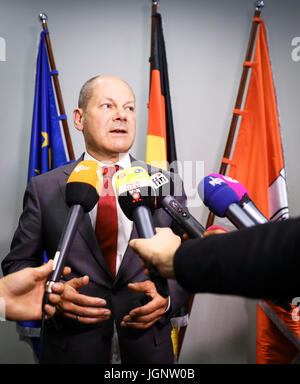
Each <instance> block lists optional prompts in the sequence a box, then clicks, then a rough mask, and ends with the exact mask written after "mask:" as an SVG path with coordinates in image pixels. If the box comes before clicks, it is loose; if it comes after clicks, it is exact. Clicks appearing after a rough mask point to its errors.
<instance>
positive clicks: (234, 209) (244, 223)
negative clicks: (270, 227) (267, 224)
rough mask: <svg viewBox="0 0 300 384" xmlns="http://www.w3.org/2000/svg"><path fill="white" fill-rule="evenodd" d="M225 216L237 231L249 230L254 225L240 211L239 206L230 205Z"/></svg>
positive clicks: (244, 213)
mask: <svg viewBox="0 0 300 384" xmlns="http://www.w3.org/2000/svg"><path fill="white" fill-rule="evenodd" d="M225 216H226V217H227V218H228V219H229V220H230V221H231V222H232V224H234V225H235V226H236V227H237V228H238V229H242V228H250V227H253V226H254V225H256V223H255V222H254V221H253V220H252V219H251V218H250V217H249V216H248V215H247V213H246V212H244V211H243V210H242V208H241V207H240V206H239V204H236V203H233V204H230V205H229V207H228V208H227V210H226V212H225Z"/></svg>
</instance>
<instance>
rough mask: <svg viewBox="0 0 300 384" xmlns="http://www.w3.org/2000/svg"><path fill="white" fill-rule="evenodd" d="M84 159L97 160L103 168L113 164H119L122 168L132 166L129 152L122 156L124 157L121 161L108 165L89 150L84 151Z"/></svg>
mask: <svg viewBox="0 0 300 384" xmlns="http://www.w3.org/2000/svg"><path fill="white" fill-rule="evenodd" d="M84 160H94V161H97V163H98V164H99V165H100V166H101V167H102V168H103V167H111V166H113V165H118V166H119V167H120V169H127V168H130V167H131V161H130V156H129V153H126V155H125V156H124V157H122V159H120V160H119V161H117V162H116V163H114V164H110V165H107V164H103V163H101V161H99V160H97V159H95V158H94V157H93V156H91V155H90V154H89V153H88V152H85V153H84Z"/></svg>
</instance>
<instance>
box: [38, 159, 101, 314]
mask: <svg viewBox="0 0 300 384" xmlns="http://www.w3.org/2000/svg"><path fill="white" fill-rule="evenodd" d="M102 184H103V180H102V169H101V167H100V166H99V165H98V163H97V162H96V161H93V160H84V161H81V162H80V163H79V164H78V165H77V166H76V167H75V168H74V170H73V172H72V173H71V175H70V177H69V179H68V182H67V186H66V202H67V205H68V206H69V207H70V211H69V214H68V217H67V221H66V223H65V226H64V229H63V232H62V235H61V237H60V241H59V244H58V247H57V251H56V253H55V256H54V262H53V269H52V272H51V273H50V275H49V277H48V280H47V283H46V290H45V294H44V299H43V308H44V305H45V304H46V303H47V302H48V297H49V295H50V293H52V285H53V284H54V283H55V282H57V281H59V280H60V278H61V274H62V271H63V268H64V266H65V264H66V260H67V257H68V254H69V251H70V248H71V245H72V243H73V239H74V236H75V234H76V231H77V227H78V224H79V222H80V220H81V219H82V216H83V214H84V213H85V212H89V211H91V210H92V209H93V207H94V206H95V204H96V203H97V201H98V200H99V196H100V195H101V190H102Z"/></svg>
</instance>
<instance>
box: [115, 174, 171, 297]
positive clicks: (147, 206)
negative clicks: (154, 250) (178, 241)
mask: <svg viewBox="0 0 300 384" xmlns="http://www.w3.org/2000/svg"><path fill="white" fill-rule="evenodd" d="M116 195H117V196H118V201H119V204H120V207H121V208H122V211H123V212H124V214H125V215H126V216H127V218H128V219H129V220H131V221H133V222H134V223H135V225H136V228H137V232H138V235H139V237H141V238H146V239H147V238H148V239H149V238H151V237H153V236H154V235H155V230H154V224H153V219H152V215H153V213H154V210H155V205H156V196H155V191H154V189H153V187H152V183H151V179H150V176H149V175H148V173H147V172H146V170H145V169H144V168H142V167H132V168H128V169H125V170H120V171H118V172H117V173H116ZM147 268H148V270H149V275H150V278H151V280H152V281H153V282H154V284H155V286H156V289H157V292H158V293H159V294H160V295H161V296H163V297H168V296H169V287H168V282H167V280H166V279H165V278H163V277H162V276H161V275H160V274H159V272H158V270H157V269H156V267H154V265H152V264H150V263H148V264H147Z"/></svg>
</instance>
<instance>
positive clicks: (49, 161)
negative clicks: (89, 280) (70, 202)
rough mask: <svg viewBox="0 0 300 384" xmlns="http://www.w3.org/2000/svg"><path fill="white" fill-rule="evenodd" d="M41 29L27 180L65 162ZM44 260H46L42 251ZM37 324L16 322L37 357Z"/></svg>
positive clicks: (43, 33) (38, 325) (35, 322)
mask: <svg viewBox="0 0 300 384" xmlns="http://www.w3.org/2000/svg"><path fill="white" fill-rule="evenodd" d="M45 33H48V31H47V30H43V31H42V32H41V40H40V45H39V52H38V57H37V65H36V81H35V97H34V108H33V118H32V130H31V141H30V155H29V167H28V180H27V181H28V182H29V180H30V179H31V178H32V177H35V176H37V175H39V174H41V173H44V172H48V171H50V170H51V169H54V168H56V167H59V166H61V165H64V164H66V163H67V158H66V153H65V149H64V142H63V139H62V135H61V130H60V122H59V121H60V120H61V119H62V118H66V116H64V115H62V116H59V115H58V113H57V108H56V101H55V96H54V91H53V85H52V78H51V76H52V75H53V74H54V73H53V72H51V71H50V65H49V61H48V53H47V48H46V42H45ZM55 73H57V72H55ZM44 260H45V262H46V261H47V257H46V255H45V254H44ZM40 327H41V322H40V321H26V322H20V323H18V325H17V330H18V333H19V334H20V335H21V336H23V337H24V336H25V337H28V338H29V340H30V341H31V343H32V347H33V350H34V352H35V355H36V357H37V358H38V359H39V335H40Z"/></svg>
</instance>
